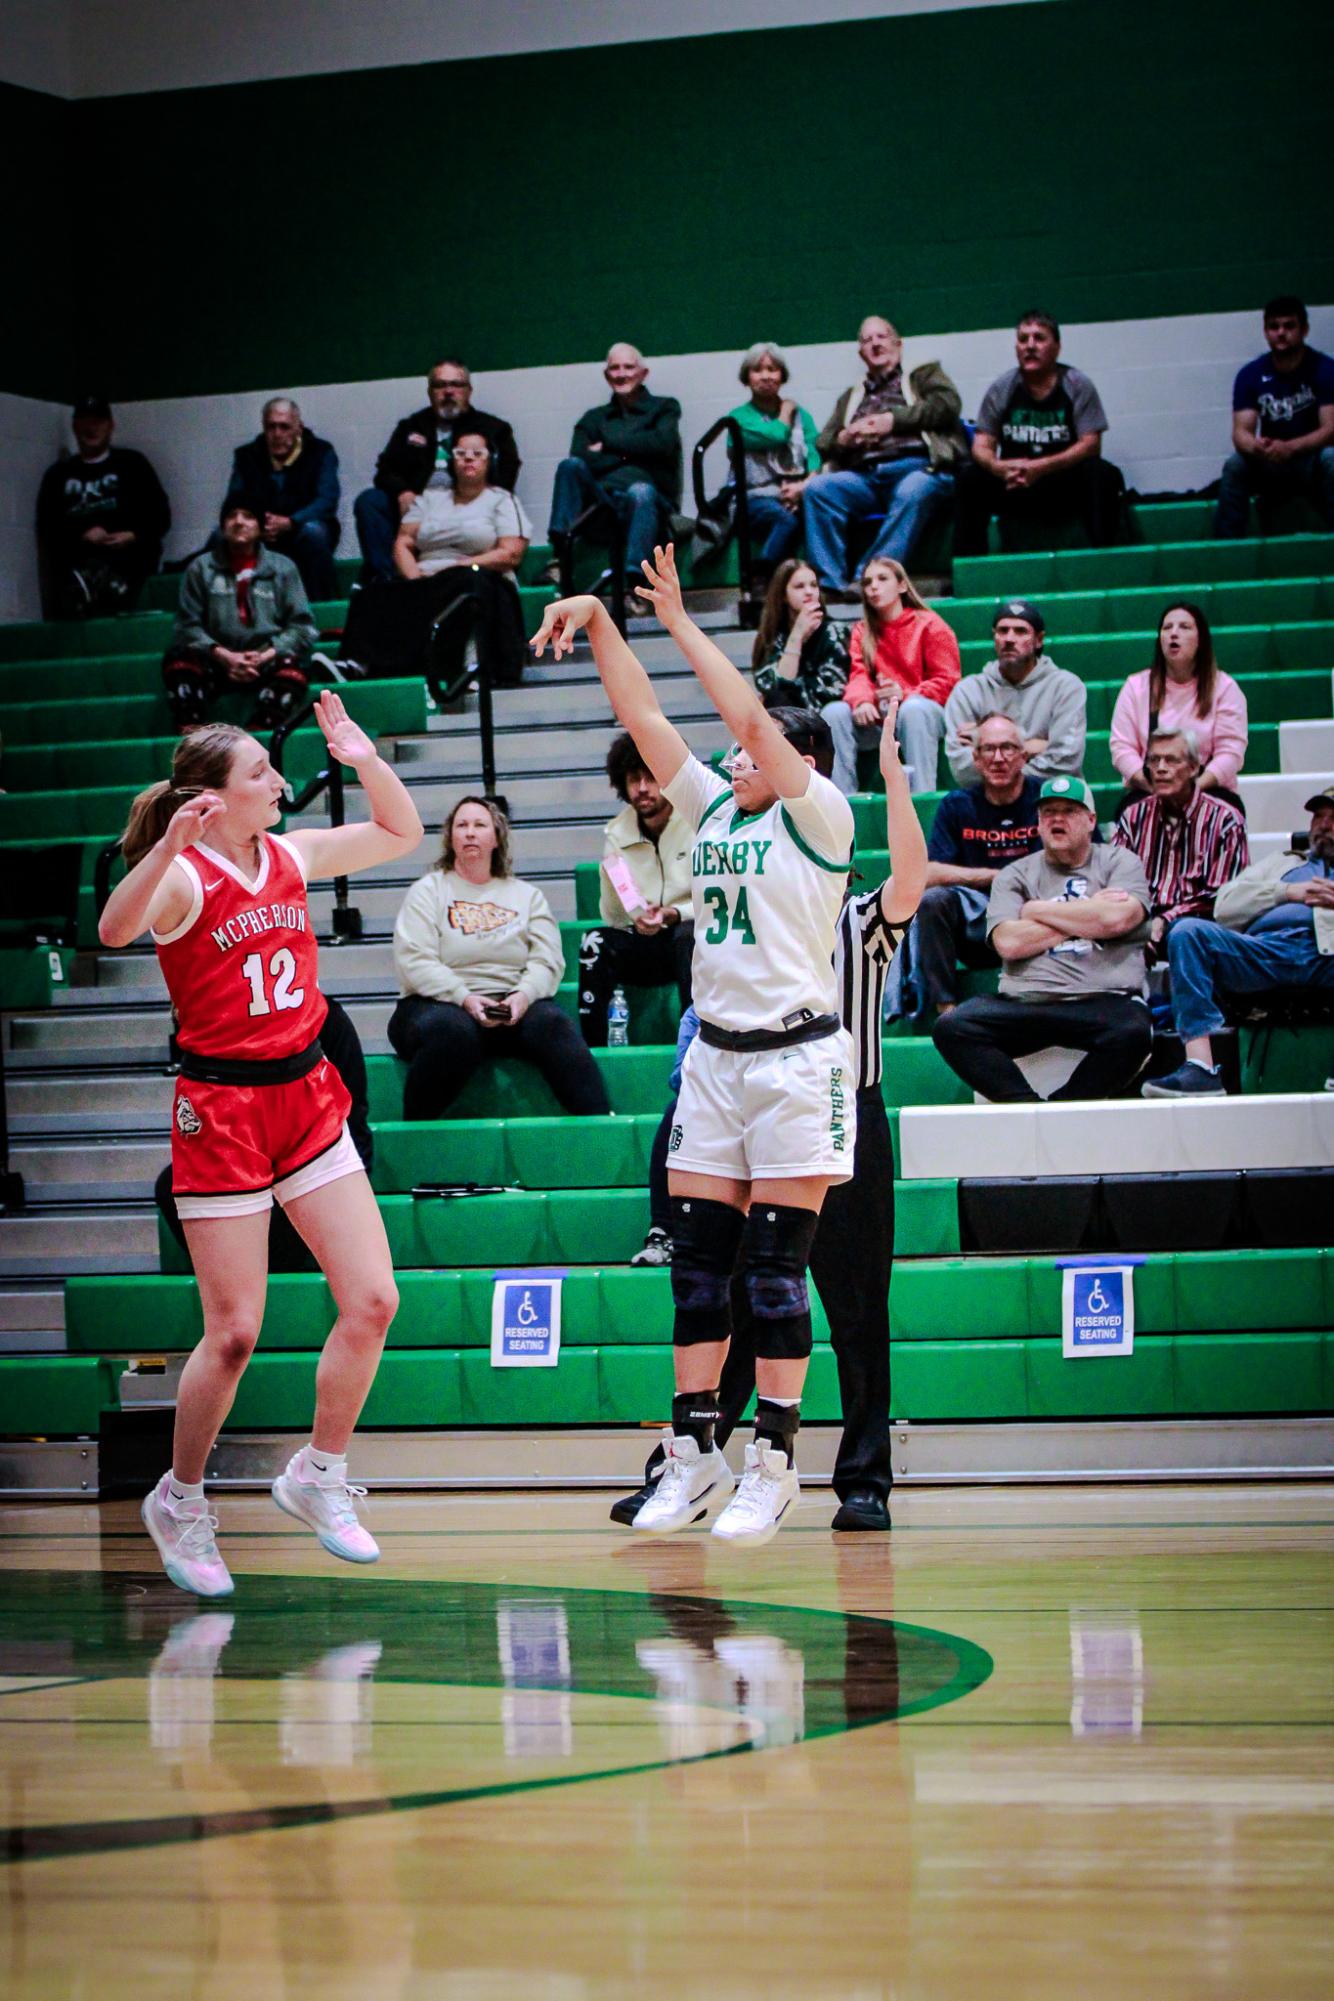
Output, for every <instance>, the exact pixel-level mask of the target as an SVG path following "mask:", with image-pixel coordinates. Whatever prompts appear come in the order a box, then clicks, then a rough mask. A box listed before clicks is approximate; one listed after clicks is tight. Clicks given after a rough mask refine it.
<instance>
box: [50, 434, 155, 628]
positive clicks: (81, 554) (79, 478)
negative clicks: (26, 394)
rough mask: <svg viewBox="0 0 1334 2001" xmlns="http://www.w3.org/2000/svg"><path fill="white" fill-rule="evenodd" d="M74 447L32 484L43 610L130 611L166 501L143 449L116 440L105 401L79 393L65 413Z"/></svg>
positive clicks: (54, 613) (69, 614)
mask: <svg viewBox="0 0 1334 2001" xmlns="http://www.w3.org/2000/svg"><path fill="white" fill-rule="evenodd" d="M70 428H71V429H72V430H73V432H74V442H75V444H76V446H77V447H78V450H77V451H76V452H75V453H74V454H73V455H72V456H71V457H67V458H61V459H57V460H56V463H55V464H54V465H53V466H48V467H47V469H46V471H45V472H44V473H43V475H42V483H41V485H40V486H39V487H38V489H37V562H38V569H39V572H40V576H41V585H42V612H43V616H44V617H46V618H87V617H90V616H93V615H96V614H98V613H105V612H117V611H133V609H134V606H135V604H136V603H137V602H138V598H139V593H140V591H141V590H142V589H143V587H144V582H145V580H146V579H147V578H148V577H151V576H152V574H153V572H154V570H156V568H157V566H158V563H159V561H160V559H161V556H162V541H163V537H164V536H165V535H166V532H167V530H168V528H170V526H171V508H170V506H169V504H168V501H167V496H166V494H165V493H164V492H163V491H162V483H161V481H160V480H159V479H158V476H157V474H156V473H155V472H154V470H153V468H152V466H151V465H150V464H149V462H148V460H147V459H146V458H145V457H144V455H143V453H142V452H135V451H131V450H130V449H129V448H128V447H127V446H125V445H116V444H113V443H112V439H113V438H114V436H115V432H116V423H115V419H114V418H113V416H112V414H111V405H110V404H109V403H107V402H106V401H105V400H104V399H103V398H102V397H101V396H81V397H80V398H79V400H78V402H77V403H76V404H75V405H74V409H73V411H72V412H71V415H70Z"/></svg>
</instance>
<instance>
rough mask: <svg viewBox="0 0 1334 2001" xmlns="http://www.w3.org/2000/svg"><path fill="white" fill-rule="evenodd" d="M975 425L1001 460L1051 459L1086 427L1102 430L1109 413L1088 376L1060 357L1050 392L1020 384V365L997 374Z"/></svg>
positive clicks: (1078, 436) (1021, 376) (1068, 446)
mask: <svg viewBox="0 0 1334 2001" xmlns="http://www.w3.org/2000/svg"><path fill="white" fill-rule="evenodd" d="M977 428H978V430H979V431H985V432H986V434H987V436H988V437H989V438H995V440H996V450H997V454H998V456H999V457H1000V458H1003V459H1050V458H1054V457H1055V456H1056V454H1057V452H1065V451H1069V449H1070V447H1071V445H1073V444H1074V443H1075V442H1076V440H1077V439H1079V438H1085V437H1087V436H1088V434H1089V432H1090V431H1105V430H1106V429H1107V414H1106V412H1105V411H1104V409H1103V407H1102V399H1101V397H1100V396H1099V395H1098V392H1097V390H1096V389H1095V388H1094V386H1093V384H1092V383H1091V382H1090V381H1089V378H1088V376H1087V375H1083V374H1081V373H1080V371H1079V369H1077V368H1069V367H1067V365H1066V364H1065V362H1063V361H1059V362H1057V364H1056V386H1055V388H1054V389H1053V390H1052V391H1051V394H1050V395H1048V396H1034V395H1033V394H1032V393H1031V391H1029V390H1028V389H1027V388H1026V387H1025V386H1024V376H1023V370H1022V369H1019V368H1011V369H1009V370H1008V371H1007V372H1006V373H1005V374H1004V375H998V376H997V378H996V380H995V381H994V382H993V383H992V385H991V387H990V389H988V391H987V393H986V395H985V396H984V397H983V398H982V407H981V409H980V410H979V411H978V413H977Z"/></svg>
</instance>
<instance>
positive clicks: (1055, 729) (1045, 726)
mask: <svg viewBox="0 0 1334 2001" xmlns="http://www.w3.org/2000/svg"><path fill="white" fill-rule="evenodd" d="M991 637H992V644H993V645H994V646H995V649H996V657H995V659H994V660H989V661H988V662H987V664H986V666H985V667H984V668H983V669H982V672H981V673H980V674H970V675H968V677H967V679H966V680H963V681H960V682H959V685H958V686H957V687H956V688H955V689H953V691H952V692H951V694H950V698H949V700H948V701H947V702H946V704H945V755H946V757H947V758H948V760H949V766H950V770H951V772H952V773H953V775H954V782H955V784H956V785H976V784H977V782H978V766H977V763H976V761H975V759H974V757H973V746H974V743H975V740H976V733H977V726H978V721H979V718H980V717H982V716H985V715H995V714H1000V715H1003V716H1012V717H1013V718H1014V720H1015V722H1016V723H1017V724H1018V725H1019V732H1020V735H1021V736H1022V737H1023V740H1024V756H1025V757H1026V759H1027V760H1028V770H1029V772H1030V774H1031V775H1032V776H1033V777H1036V778H1054V777H1057V776H1059V775H1060V773H1062V772H1066V773H1068V774H1072V775H1073V774H1077V773H1079V772H1082V771H1083V769H1084V740H1085V735H1086V731H1087V725H1088V691H1087V689H1086V688H1085V686H1084V683H1083V682H1082V681H1081V680H1080V678H1079V676H1078V675H1077V674H1070V673H1067V671H1066V670H1065V668H1064V667H1058V666H1057V665H1056V662H1055V661H1054V660H1053V659H1052V657H1051V655H1050V654H1049V653H1044V652H1043V650H1042V642H1043V640H1044V638H1045V637H1046V626H1045V623H1044V621H1043V617H1042V613H1041V612H1040V611H1039V610H1038V608H1037V606H1036V605H1035V604H1030V603H1029V601H1028V600H1027V599H1026V598H1007V599H1006V600H1005V601H1004V603H1002V604H998V605H997V606H996V614H995V617H994V618H993V619H992V621H991Z"/></svg>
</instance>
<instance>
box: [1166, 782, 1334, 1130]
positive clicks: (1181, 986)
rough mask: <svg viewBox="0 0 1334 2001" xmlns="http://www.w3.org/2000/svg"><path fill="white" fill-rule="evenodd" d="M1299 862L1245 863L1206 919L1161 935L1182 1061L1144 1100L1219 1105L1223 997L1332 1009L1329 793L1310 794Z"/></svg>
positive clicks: (1332, 795)
mask: <svg viewBox="0 0 1334 2001" xmlns="http://www.w3.org/2000/svg"><path fill="white" fill-rule="evenodd" d="M1305 811H1306V812H1308V813H1309V814H1310V815H1311V833H1310V840H1309V844H1308V846H1307V849H1306V852H1305V854H1303V853H1301V852H1300V850H1299V849H1298V848H1297V847H1296V846H1295V845H1294V846H1293V847H1291V848H1289V849H1288V850H1287V851H1286V853H1283V854H1277V855H1267V856H1266V857H1265V859H1264V860H1263V861H1259V862H1252V863H1251V866H1250V867H1249V868H1246V869H1243V870H1242V872H1241V874H1240V875H1239V876H1238V877H1237V878H1236V880H1235V881H1234V882H1229V883H1227V884H1225V885H1224V887H1223V888H1222V889H1220V890H1219V892H1218V897H1217V900H1216V902H1215V904H1214V914H1213V919H1212V921H1210V920H1209V919H1208V918H1202V917H1183V918H1182V919H1181V921H1180V922H1179V923H1177V924H1174V925H1173V926H1172V929H1171V930H1170V931H1169V932H1168V934H1167V961H1168V965H1169V966H1170V967H1171V971H1172V1015H1173V1019H1174V1021H1175V1024H1176V1031H1177V1034H1178V1035H1179V1036H1180V1037H1181V1040H1182V1041H1183V1043H1184V1044H1185V1046H1186V1060H1185V1062H1184V1063H1183V1064H1182V1065H1181V1067H1180V1068H1179V1069H1177V1070H1174V1071H1173V1072H1172V1073H1171V1075H1170V1076H1168V1077H1158V1078H1155V1079H1154V1080H1153V1082H1152V1083H1148V1084H1146V1085H1145V1086H1144V1095H1145V1097H1146V1098H1200V1097H1205V1098H1207V1097H1218V1096H1219V1095H1220V1094H1221V1092H1222V1090H1223V1081H1222V1078H1221V1077H1220V1076H1219V1074H1218V1068H1217V1065H1216V1064H1215V1063H1214V1053H1213V1040H1212V1038H1213V1037H1214V1036H1215V1035H1217V1034H1218V1033H1219V1032H1220V1031H1221V1030H1222V1029H1224V1028H1226V1026H1227V1021H1226V1018H1225V1016H1224V1014H1223V1011H1222V1008H1221V1007H1220V1005H1219V1001H1220V997H1221V996H1224V995H1230V996H1233V997H1235V998H1238V999H1242V998H1244V999H1245V1000H1246V1001H1250V1002H1253V1001H1255V1000H1257V999H1260V998H1262V997H1263V996H1265V995H1267V994H1272V993H1274V992H1276V991H1279V990H1284V991H1290V990H1291V989H1293V988H1298V989H1301V990H1302V991H1303V992H1307V993H1310V994H1312V995H1316V994H1320V995H1324V996H1326V997H1327V998H1328V999H1329V1001H1330V1003H1331V1006H1332V1007H1334V784H1330V785H1326V786H1324V787H1323V788H1322V790H1320V791H1319V792H1316V793H1313V794H1312V796H1311V798H1309V799H1308V800H1307V802H1306V806H1305Z"/></svg>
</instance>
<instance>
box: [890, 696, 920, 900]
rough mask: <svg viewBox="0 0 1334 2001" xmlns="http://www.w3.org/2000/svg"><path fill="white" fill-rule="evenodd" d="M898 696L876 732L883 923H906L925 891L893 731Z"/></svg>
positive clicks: (913, 813)
mask: <svg viewBox="0 0 1334 2001" xmlns="http://www.w3.org/2000/svg"><path fill="white" fill-rule="evenodd" d="M898 719H899V697H898V696H897V695H894V696H891V698H890V703H889V707H888V708H887V709H886V711H885V721H884V727H883V728H882V729H881V732H880V770H881V772H882V774H883V776H884V780H885V821H886V827H887V832H888V835H889V868H890V873H889V875H888V876H887V877H886V879H885V882H884V884H883V885H882V887H881V891H880V909H881V914H882V915H883V917H884V920H885V922H886V924H906V923H908V921H909V919H910V918H911V917H912V916H913V915H914V914H915V912H916V910H917V906H918V904H919V903H920V902H921V900H922V891H923V890H924V889H925V888H926V836H925V834H924V833H923V832H922V823H921V821H920V820H919V819H918V817H917V808H916V807H915V806H914V805H913V802H912V793H911V792H910V791H909V790H908V774H907V772H906V771H905V770H904V768H903V763H902V760H901V759H900V757H899V740H898V737H897V736H896V735H895V728H896V725H897V723H898Z"/></svg>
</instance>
